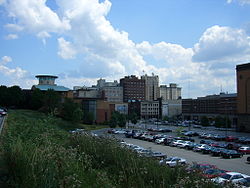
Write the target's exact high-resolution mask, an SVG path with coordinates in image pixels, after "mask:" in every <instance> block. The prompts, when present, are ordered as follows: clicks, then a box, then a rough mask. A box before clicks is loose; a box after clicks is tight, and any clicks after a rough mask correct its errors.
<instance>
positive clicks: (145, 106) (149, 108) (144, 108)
mask: <svg viewBox="0 0 250 188" xmlns="http://www.w3.org/2000/svg"><path fill="white" fill-rule="evenodd" d="M159 115H160V108H159V101H143V102H141V118H143V119H150V118H157V119H158V118H159Z"/></svg>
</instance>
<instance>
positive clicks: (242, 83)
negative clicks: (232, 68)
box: [236, 63, 250, 132]
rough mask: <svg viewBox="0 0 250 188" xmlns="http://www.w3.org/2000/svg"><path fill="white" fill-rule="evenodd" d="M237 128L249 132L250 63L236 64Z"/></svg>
mask: <svg viewBox="0 0 250 188" xmlns="http://www.w3.org/2000/svg"><path fill="white" fill-rule="evenodd" d="M236 71H237V93H238V96H237V112H238V126H237V128H238V130H239V131H247V132H250V63H247V64H241V65H237V66H236Z"/></svg>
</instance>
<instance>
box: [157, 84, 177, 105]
mask: <svg viewBox="0 0 250 188" xmlns="http://www.w3.org/2000/svg"><path fill="white" fill-rule="evenodd" d="M160 97H162V99H163V101H166V100H177V99H181V88H180V87H177V84H174V83H170V84H169V87H168V86H167V85H161V86H160Z"/></svg>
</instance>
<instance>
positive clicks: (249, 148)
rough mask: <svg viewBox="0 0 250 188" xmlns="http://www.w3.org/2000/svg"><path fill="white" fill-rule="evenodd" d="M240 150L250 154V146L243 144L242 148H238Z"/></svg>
mask: <svg viewBox="0 0 250 188" xmlns="http://www.w3.org/2000/svg"><path fill="white" fill-rule="evenodd" d="M238 151H239V152H240V153H243V154H250V147H248V146H243V147H240V148H239V149H238Z"/></svg>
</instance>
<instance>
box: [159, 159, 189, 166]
mask: <svg viewBox="0 0 250 188" xmlns="http://www.w3.org/2000/svg"><path fill="white" fill-rule="evenodd" d="M186 163H187V161H186V159H183V158H180V157H170V158H166V159H163V160H160V164H161V165H167V166H170V167H174V166H177V165H184V164H186Z"/></svg>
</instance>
